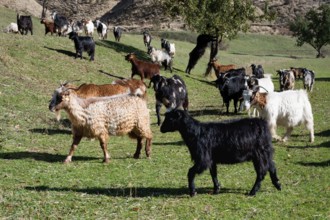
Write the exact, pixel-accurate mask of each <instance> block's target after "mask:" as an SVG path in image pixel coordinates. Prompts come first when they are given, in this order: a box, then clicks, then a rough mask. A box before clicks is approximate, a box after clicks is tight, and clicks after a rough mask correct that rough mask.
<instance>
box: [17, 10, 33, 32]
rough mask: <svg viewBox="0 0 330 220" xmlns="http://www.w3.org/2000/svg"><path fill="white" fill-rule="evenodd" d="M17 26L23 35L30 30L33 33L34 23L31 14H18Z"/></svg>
mask: <svg viewBox="0 0 330 220" xmlns="http://www.w3.org/2000/svg"><path fill="white" fill-rule="evenodd" d="M17 27H18V30H19V32H20V33H21V34H22V35H23V34H25V35H27V33H28V31H30V33H31V35H33V23H32V18H31V16H22V15H21V16H20V15H19V14H17Z"/></svg>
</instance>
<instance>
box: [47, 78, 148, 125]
mask: <svg viewBox="0 0 330 220" xmlns="http://www.w3.org/2000/svg"><path fill="white" fill-rule="evenodd" d="M68 88H70V89H71V90H72V91H71V92H75V93H76V95H77V96H78V97H80V98H90V97H103V96H112V95H117V94H132V95H136V96H139V97H141V98H143V99H145V100H146V99H147V88H146V86H145V85H144V83H143V82H142V81H141V80H137V79H118V80H115V81H114V82H112V84H103V85H96V84H81V85H80V86H75V85H73V84H70V83H69V82H65V83H62V84H60V86H59V87H58V88H57V89H56V90H55V91H54V93H53V95H52V99H51V100H50V104H52V105H54V103H56V102H57V99H58V96H59V94H60V93H61V92H63V91H64V90H66V89H68ZM55 115H56V119H57V121H59V120H60V117H61V115H60V112H59V111H55Z"/></svg>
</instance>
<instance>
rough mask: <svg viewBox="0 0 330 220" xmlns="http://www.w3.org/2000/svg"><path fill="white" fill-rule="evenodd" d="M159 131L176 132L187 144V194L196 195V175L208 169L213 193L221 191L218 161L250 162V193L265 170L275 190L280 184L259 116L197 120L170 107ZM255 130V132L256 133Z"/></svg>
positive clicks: (268, 139)
mask: <svg viewBox="0 0 330 220" xmlns="http://www.w3.org/2000/svg"><path fill="white" fill-rule="evenodd" d="M160 131H161V132H162V133H166V132H174V131H179V133H180V134H181V137H182V139H183V141H184V142H185V144H186V145H187V147H188V149H189V152H190V155H191V159H192V160H193V161H194V165H193V166H192V167H191V168H190V169H189V172H188V185H189V191H190V196H195V195H196V189H195V183H194V179H195V175H196V174H201V173H202V172H203V171H204V170H206V169H210V173H211V177H212V181H213V193H214V194H217V193H219V191H220V184H219V182H218V178H217V164H235V163H241V162H245V161H252V162H253V165H254V169H255V171H256V173H257V178H256V181H255V184H254V186H253V187H252V189H251V191H250V193H249V195H250V196H254V195H255V194H256V193H257V192H258V191H259V189H260V186H261V182H262V180H263V179H264V177H265V175H266V174H267V171H269V174H270V178H271V180H272V183H273V185H274V186H275V187H276V189H278V190H281V185H280V183H279V179H278V177H277V174H276V168H275V164H274V162H273V152H274V149H273V146H272V138H271V135H270V132H269V129H268V127H267V122H266V121H264V120H262V119H259V118H244V119H240V120H232V121H224V122H199V121H197V120H196V119H194V118H192V117H191V116H190V115H189V114H188V112H186V111H182V110H179V109H177V110H173V111H171V112H167V113H166V114H165V120H164V122H163V124H162V126H161V127H160ZM256 131H257V132H256Z"/></svg>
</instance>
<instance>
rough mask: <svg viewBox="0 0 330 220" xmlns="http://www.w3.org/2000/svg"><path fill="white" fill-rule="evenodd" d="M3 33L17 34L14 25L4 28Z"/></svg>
mask: <svg viewBox="0 0 330 220" xmlns="http://www.w3.org/2000/svg"><path fill="white" fill-rule="evenodd" d="M3 32H5V33H15V34H17V33H18V26H17V24H16V23H10V24H9V25H8V26H7V27H6V28H4V29H3Z"/></svg>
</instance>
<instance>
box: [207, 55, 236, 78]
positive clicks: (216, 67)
mask: <svg viewBox="0 0 330 220" xmlns="http://www.w3.org/2000/svg"><path fill="white" fill-rule="evenodd" d="M208 65H209V66H212V67H213V69H214V72H215V75H216V76H217V78H219V77H220V75H221V74H222V73H225V72H227V71H229V70H232V69H236V66H235V65H234V64H228V65H221V64H220V63H217V59H213V60H211V61H210V62H209V64H208Z"/></svg>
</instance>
